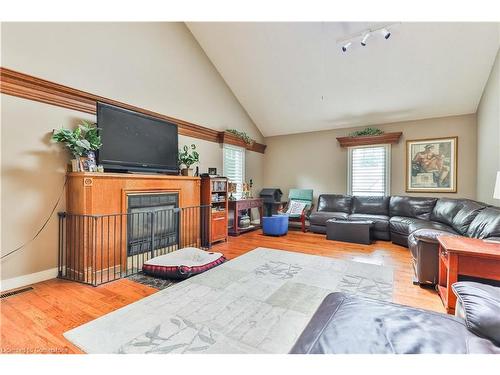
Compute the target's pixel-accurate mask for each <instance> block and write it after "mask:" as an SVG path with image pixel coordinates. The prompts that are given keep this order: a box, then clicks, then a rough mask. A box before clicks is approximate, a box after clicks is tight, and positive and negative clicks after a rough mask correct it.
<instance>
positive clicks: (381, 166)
mask: <svg viewBox="0 0 500 375" xmlns="http://www.w3.org/2000/svg"><path fill="white" fill-rule="evenodd" d="M348 153H349V155H348V158H349V159H348V168H347V171H348V172H347V173H348V175H347V184H348V186H347V191H348V194H351V195H379V196H381V195H389V194H390V192H389V187H390V160H391V158H390V154H391V146H390V145H378V146H360V147H350V148H349V151H348Z"/></svg>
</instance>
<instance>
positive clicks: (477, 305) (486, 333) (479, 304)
mask: <svg viewBox="0 0 500 375" xmlns="http://www.w3.org/2000/svg"><path fill="white" fill-rule="evenodd" d="M451 288H452V290H453V293H455V295H456V296H457V302H458V303H459V304H460V305H461V306H460V310H462V314H463V316H464V319H465V324H466V325H467V328H468V329H469V330H470V331H471V332H474V333H475V334H476V335H479V336H482V337H486V338H488V339H490V340H492V341H494V342H496V343H497V344H500V287H495V286H491V285H486V284H481V283H476V282H466V281H460V282H458V283H455V284H453V285H452V287H451Z"/></svg>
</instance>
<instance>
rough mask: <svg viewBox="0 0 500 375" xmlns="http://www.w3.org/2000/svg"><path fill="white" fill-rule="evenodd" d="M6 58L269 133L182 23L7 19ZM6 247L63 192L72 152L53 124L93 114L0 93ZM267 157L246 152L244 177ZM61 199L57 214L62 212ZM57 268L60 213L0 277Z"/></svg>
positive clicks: (161, 106)
mask: <svg viewBox="0 0 500 375" xmlns="http://www.w3.org/2000/svg"><path fill="white" fill-rule="evenodd" d="M1 26H2V29H1V42H2V43H1V48H2V50H1V52H2V54H1V56H2V62H1V65H2V66H4V67H7V68H11V69H14V70H18V71H20V72H23V73H27V74H32V75H35V76H39V77H41V78H45V79H48V80H52V81H55V82H58V83H62V84H66V85H69V86H72V87H75V88H78V89H82V90H85V91H89V92H92V93H95V94H99V95H102V96H105V97H109V98H112V99H116V100H120V101H123V102H126V103H129V104H132V105H136V106H139V107H143V108H146V109H149V110H153V111H156V112H159V113H163V114H167V115H170V116H173V117H178V118H180V119H183V120H187V121H191V122H194V123H197V124H200V125H204V126H207V127H210V128H212V129H216V130H223V129H226V128H237V129H240V130H243V131H245V132H247V133H248V134H249V135H250V136H252V137H253V138H255V139H256V140H257V141H259V142H262V140H263V138H262V135H261V134H260V132H259V130H258V129H257V128H256V127H255V125H254V124H253V122H252V120H251V119H250V118H249V117H248V115H247V113H246V112H245V110H244V109H243V108H242V107H241V105H240V104H239V102H238V101H237V100H236V98H235V97H234V95H233V94H232V92H231V91H230V89H229V88H228V87H227V85H226V83H225V82H224V80H223V79H222V78H221V77H220V75H219V74H218V72H217V71H216V69H215V68H214V67H213V65H212V64H211V63H210V61H209V60H208V58H207V57H206V55H205V54H204V52H203V51H202V50H201V48H200V47H199V45H198V43H197V42H196V40H195V39H194V38H193V36H192V35H191V33H190V32H189V31H188V30H187V28H186V27H185V25H184V24H183V23H2V25H1ZM1 98H2V103H1V121H2V124H1V127H2V134H1V136H2V139H1V146H2V150H1V154H2V160H1V167H2V171H1V179H2V193H1V199H2V206H1V208H2V212H1V218H2V228H1V234H2V238H1V252H2V254H4V253H6V252H8V251H9V250H12V249H14V248H16V247H17V246H19V245H21V244H23V243H25V242H26V241H28V240H29V239H30V238H31V237H32V236H33V235H34V234H35V233H36V231H37V230H38V229H39V228H40V226H41V225H42V224H43V222H44V220H45V218H46V217H47V216H48V215H49V213H50V210H51V208H52V207H53V205H54V203H55V202H56V201H57V198H58V196H59V195H60V192H61V188H62V185H63V181H64V177H63V176H64V166H65V164H66V161H67V159H68V156H67V155H66V154H65V153H64V152H62V151H61V150H60V148H59V147H57V145H51V144H50V142H49V137H50V135H49V133H50V132H51V131H52V129H54V128H57V127H60V126H64V127H71V126H73V125H75V124H76V123H77V122H78V121H79V120H81V119H88V120H95V117H94V116H90V115H86V114H84V113H80V112H75V111H71V110H66V109H62V108H58V107H54V106H50V105H47V104H42V103H36V102H32V101H28V100H24V99H19V98H14V97H10V96H6V95H2V97H1ZM179 142H180V144H181V145H183V144H191V143H195V144H196V145H197V146H198V148H199V151H200V157H201V162H200V170H201V172H204V171H206V170H207V168H208V167H212V166H213V167H217V168H218V169H219V170H220V171H222V152H221V146H220V145H219V144H217V143H213V142H207V141H202V140H198V139H193V138H189V137H183V136H181V137H180V139H179ZM263 160H264V158H263V156H262V155H261V154H259V155H256V154H255V153H253V152H247V163H246V167H247V171H246V175H247V176H248V177H253V178H254V180H255V182H256V185H257V186H256V188H258V186H262V185H258V184H262V180H263V175H262V166H263ZM64 205H65V202H64V199H63V200H62V201H61V202H60V204H59V206H58V208H57V211H61V210H63V209H64ZM56 265H57V220H56V216H55V215H54V216H53V217H52V219H51V220H50V222H49V224H48V226H47V228H46V229H45V230H44V231H43V232H42V233H41V234H40V236H39V237H38V238H37V240H35V241H34V242H32V243H30V244H29V245H28V246H27V247H26V248H24V249H23V250H22V251H20V252H18V253H16V254H15V255H12V256H10V257H7V258H6V259H4V260H3V261H2V264H1V266H2V267H1V271H2V275H1V279H2V280H5V279H11V278H15V277H18V276H21V275H26V274H31V273H35V272H40V271H44V270H47V269H52V268H54V267H56Z"/></svg>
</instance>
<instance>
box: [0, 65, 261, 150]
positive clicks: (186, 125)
mask: <svg viewBox="0 0 500 375" xmlns="http://www.w3.org/2000/svg"><path fill="white" fill-rule="evenodd" d="M0 92H2V93H3V94H6V95H12V96H17V97H19V98H23V99H29V100H34V101H37V102H41V103H46V104H51V105H55V106H58V107H63V108H68V109H72V110H75V111H80V112H85V113H90V114H93V115H95V114H96V105H97V102H102V103H107V104H111V105H116V106H119V107H122V108H126V109H129V110H132V111H136V112H139V113H142V114H145V115H148V116H152V117H156V118H159V119H161V120H165V121H168V122H171V123H173V124H176V125H177V126H178V129H179V134H181V135H184V136H187V137H193V138H198V139H203V140H205V141H210V142H216V143H222V142H221V140H224V142H225V143H230V144H234V145H236V146H242V145H241V142H240V141H241V140H240V139H239V138H237V137H234V138H232V137H231V138H226V137H225V136H224V134H225V133H226V132H224V131H217V130H213V129H210V128H207V127H205V126H201V125H196V124H193V123H191V122H188V121H184V120H180V119H177V118H174V117H170V116H166V115H162V114H161V113H157V112H153V111H149V110H147V109H144V108H139V107H135V106H133V105H130V104H126V103H122V102H119V101H116V100H113V99H109V98H105V97H102V96H99V95H95V94H91V93H88V92H85V91H81V90H77V89H74V88H72V87H68V86H64V85H60V84H58V83H55V82H51V81H47V80H45V79H42V78H37V77H33V76H30V75H28V74H24V73H20V72H16V71H14V70H11V69H8V68H4V67H0ZM242 147H245V148H246V149H247V150H250V151H254V152H259V153H262V154H263V153H264V152H265V149H266V145H263V144H260V143H254V144H253V145H251V146H250V145H247V144H245V143H244V145H243V146H242Z"/></svg>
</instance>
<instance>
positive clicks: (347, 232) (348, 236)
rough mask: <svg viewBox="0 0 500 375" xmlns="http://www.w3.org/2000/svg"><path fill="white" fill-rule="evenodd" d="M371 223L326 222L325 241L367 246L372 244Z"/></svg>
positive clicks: (364, 221) (369, 221)
mask: <svg viewBox="0 0 500 375" xmlns="http://www.w3.org/2000/svg"><path fill="white" fill-rule="evenodd" d="M373 223H374V222H373V221H371V220H363V221H361V220H360V221H347V220H338V219H330V220H327V221H326V239H327V240H334V241H343V242H353V243H360V244H365V245H369V244H371V242H372V236H371V229H372V227H373Z"/></svg>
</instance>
